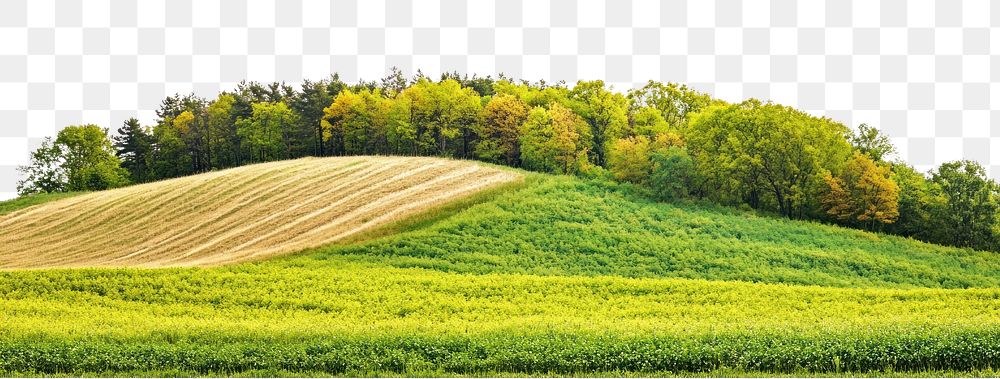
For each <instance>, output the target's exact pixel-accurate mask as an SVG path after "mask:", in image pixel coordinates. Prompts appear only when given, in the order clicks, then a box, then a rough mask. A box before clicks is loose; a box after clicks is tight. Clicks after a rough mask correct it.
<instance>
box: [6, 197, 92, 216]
mask: <svg viewBox="0 0 1000 379" xmlns="http://www.w3.org/2000/svg"><path fill="white" fill-rule="evenodd" d="M82 193H84V192H56V193H39V194H34V195H28V196H21V197H16V198H14V199H11V200H5V201H0V216H3V215H5V214H8V213H11V212H13V211H16V210H20V209H24V208H27V207H30V206H32V205H39V204H45V203H48V202H50V201H55V200H59V199H65V198H69V197H73V196H77V195H80V194H82Z"/></svg>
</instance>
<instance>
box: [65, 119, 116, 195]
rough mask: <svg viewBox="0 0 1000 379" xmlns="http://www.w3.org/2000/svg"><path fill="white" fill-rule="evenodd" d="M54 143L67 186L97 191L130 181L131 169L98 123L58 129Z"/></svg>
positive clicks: (75, 189)
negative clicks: (121, 158)
mask: <svg viewBox="0 0 1000 379" xmlns="http://www.w3.org/2000/svg"><path fill="white" fill-rule="evenodd" d="M55 145H56V146H58V149H59V151H60V152H61V155H62V164H61V166H62V168H63V169H64V170H65V171H66V179H67V183H66V189H67V190H69V191H94V190H103V189H108V188H114V187H120V186H123V185H126V184H128V171H126V170H125V169H123V168H121V160H119V159H118V157H117V156H116V155H115V149H114V147H113V146H112V144H111V140H110V139H108V133H107V130H105V129H102V128H101V127H99V126H97V125H79V126H67V127H65V128H63V130H61V131H59V134H58V135H57V137H56V142H55Z"/></svg>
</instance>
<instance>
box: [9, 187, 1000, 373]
mask: <svg viewBox="0 0 1000 379" xmlns="http://www.w3.org/2000/svg"><path fill="white" fill-rule="evenodd" d="M363 234H364V235H356V236H355V237H354V239H353V240H354V241H363V242H351V243H348V242H347V240H342V241H341V244H340V245H333V246H328V247H323V248H318V249H312V250H307V251H305V252H302V253H300V254H296V255H294V256H286V257H281V258H276V259H272V260H268V261H259V262H251V263H242V264H236V265H229V266H221V267H211V268H168V269H157V270H151V269H135V268H130V269H75V270H68V269H56V270H52V269H50V270H33V271H7V272H0V374H8V375H14V374H18V375H38V374H52V373H78V374H79V373H105V374H107V373H129V374H132V375H158V374H159V375H167V374H170V375H177V374H182V375H191V374H203V375H204V374H219V375H229V374H233V373H241V374H246V375H285V374H303V373H306V374H312V375H318V374H335V375H372V374H383V375H384V374H393V373H396V374H399V373H403V374H420V375H455V374H458V375H481V374H494V375H495V374H505V373H507V374H510V373H513V374H531V375H552V374H573V373H577V374H579V373H610V374H611V375H622V374H626V373H627V374H655V375H674V374H684V373H698V372H702V373H704V372H714V373H720V372H722V373H725V372H734V373H737V374H743V375H745V374H747V373H765V374H768V373H797V374H799V375H807V374H808V375H813V374H821V373H841V374H845V373H872V372H876V373H883V374H885V373H892V372H899V371H903V372H909V373H912V372H930V373H938V374H947V375H953V374H955V375H973V374H975V375H996V373H995V372H994V371H992V370H993V369H995V368H997V367H1000V285H998V281H1000V263H998V262H1000V260H998V259H997V258H1000V257H998V256H997V254H994V253H984V252H977V251H971V250H959V249H952V248H943V247H939V246H934V245H929V244H924V243H918V242H914V241H910V240H906V239H901V238H896V237H886V236H882V235H874V234H869V233H864V232H859V231H856V230H850V229H843V228H837V227H831V226H824V225H818V224H813V223H803V222H796V221H788V220H779V219H773V218H768V217H760V216H755V215H753V214H749V213H743V212H738V211H734V210H731V209H726V208H718V207H711V206H701V205H694V204H662V203H655V202H650V201H648V200H646V199H645V198H643V197H642V196H640V195H637V194H635V193H633V192H632V191H630V190H629V188H627V187H623V186H620V185H613V184H606V183H602V182H596V181H587V180H582V179H576V178H570V177H556V176H548V175H541V174H526V179H525V183H524V185H523V186H519V187H517V188H516V189H511V188H508V189H505V190H502V191H493V192H488V193H482V194H480V195H479V196H478V197H477V198H475V201H472V200H469V199H468V198H467V200H466V201H464V202H462V203H457V204H456V203H452V204H451V205H449V206H447V207H445V208H433V210H430V211H427V212H424V213H421V214H420V215H419V216H418V217H417V218H415V219H409V220H408V221H405V222H402V223H396V224H392V225H387V226H383V227H382V228H381V229H372V230H369V231H368V232H365V233H363ZM372 238H373V239H372ZM366 239H367V241H364V240H366ZM752 282H756V283H752Z"/></svg>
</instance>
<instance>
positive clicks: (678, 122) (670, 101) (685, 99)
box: [628, 80, 721, 130]
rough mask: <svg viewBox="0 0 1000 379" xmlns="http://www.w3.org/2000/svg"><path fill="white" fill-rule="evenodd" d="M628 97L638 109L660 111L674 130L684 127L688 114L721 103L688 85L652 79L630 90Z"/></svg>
mask: <svg viewBox="0 0 1000 379" xmlns="http://www.w3.org/2000/svg"><path fill="white" fill-rule="evenodd" d="M628 97H629V99H630V100H631V101H632V104H633V107H635V108H636V109H641V108H644V107H650V108H653V109H656V110H657V111H659V112H660V115H661V117H662V119H663V120H664V122H666V123H667V125H669V126H670V128H672V129H673V130H680V129H682V128H683V127H684V126H685V125H686V124H687V119H688V115H690V114H693V113H697V112H699V111H701V110H702V109H704V108H706V107H708V106H709V105H712V104H713V103H721V102H720V101H717V100H712V98H711V96H709V95H707V94H704V93H701V92H698V91H695V90H693V89H690V88H688V87H686V86H683V85H679V84H676V83H666V84H664V83H660V82H654V81H652V80H650V81H649V82H648V83H646V85H645V86H643V87H642V88H638V89H634V90H631V91H629V93H628Z"/></svg>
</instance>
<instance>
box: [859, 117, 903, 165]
mask: <svg viewBox="0 0 1000 379" xmlns="http://www.w3.org/2000/svg"><path fill="white" fill-rule="evenodd" d="M851 145H853V146H854V148H855V149H857V150H858V151H860V152H861V153H862V154H865V155H867V156H868V157H869V158H871V159H873V160H875V161H876V162H881V161H885V160H886V159H888V158H890V157H891V156H892V155H894V154H895V153H896V147H894V146H892V142H891V141H889V137H887V136H885V135H884V134H882V133H881V132H879V130H878V129H876V128H874V127H871V126H868V124H861V125H858V130H857V131H856V132H854V134H853V135H851Z"/></svg>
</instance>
